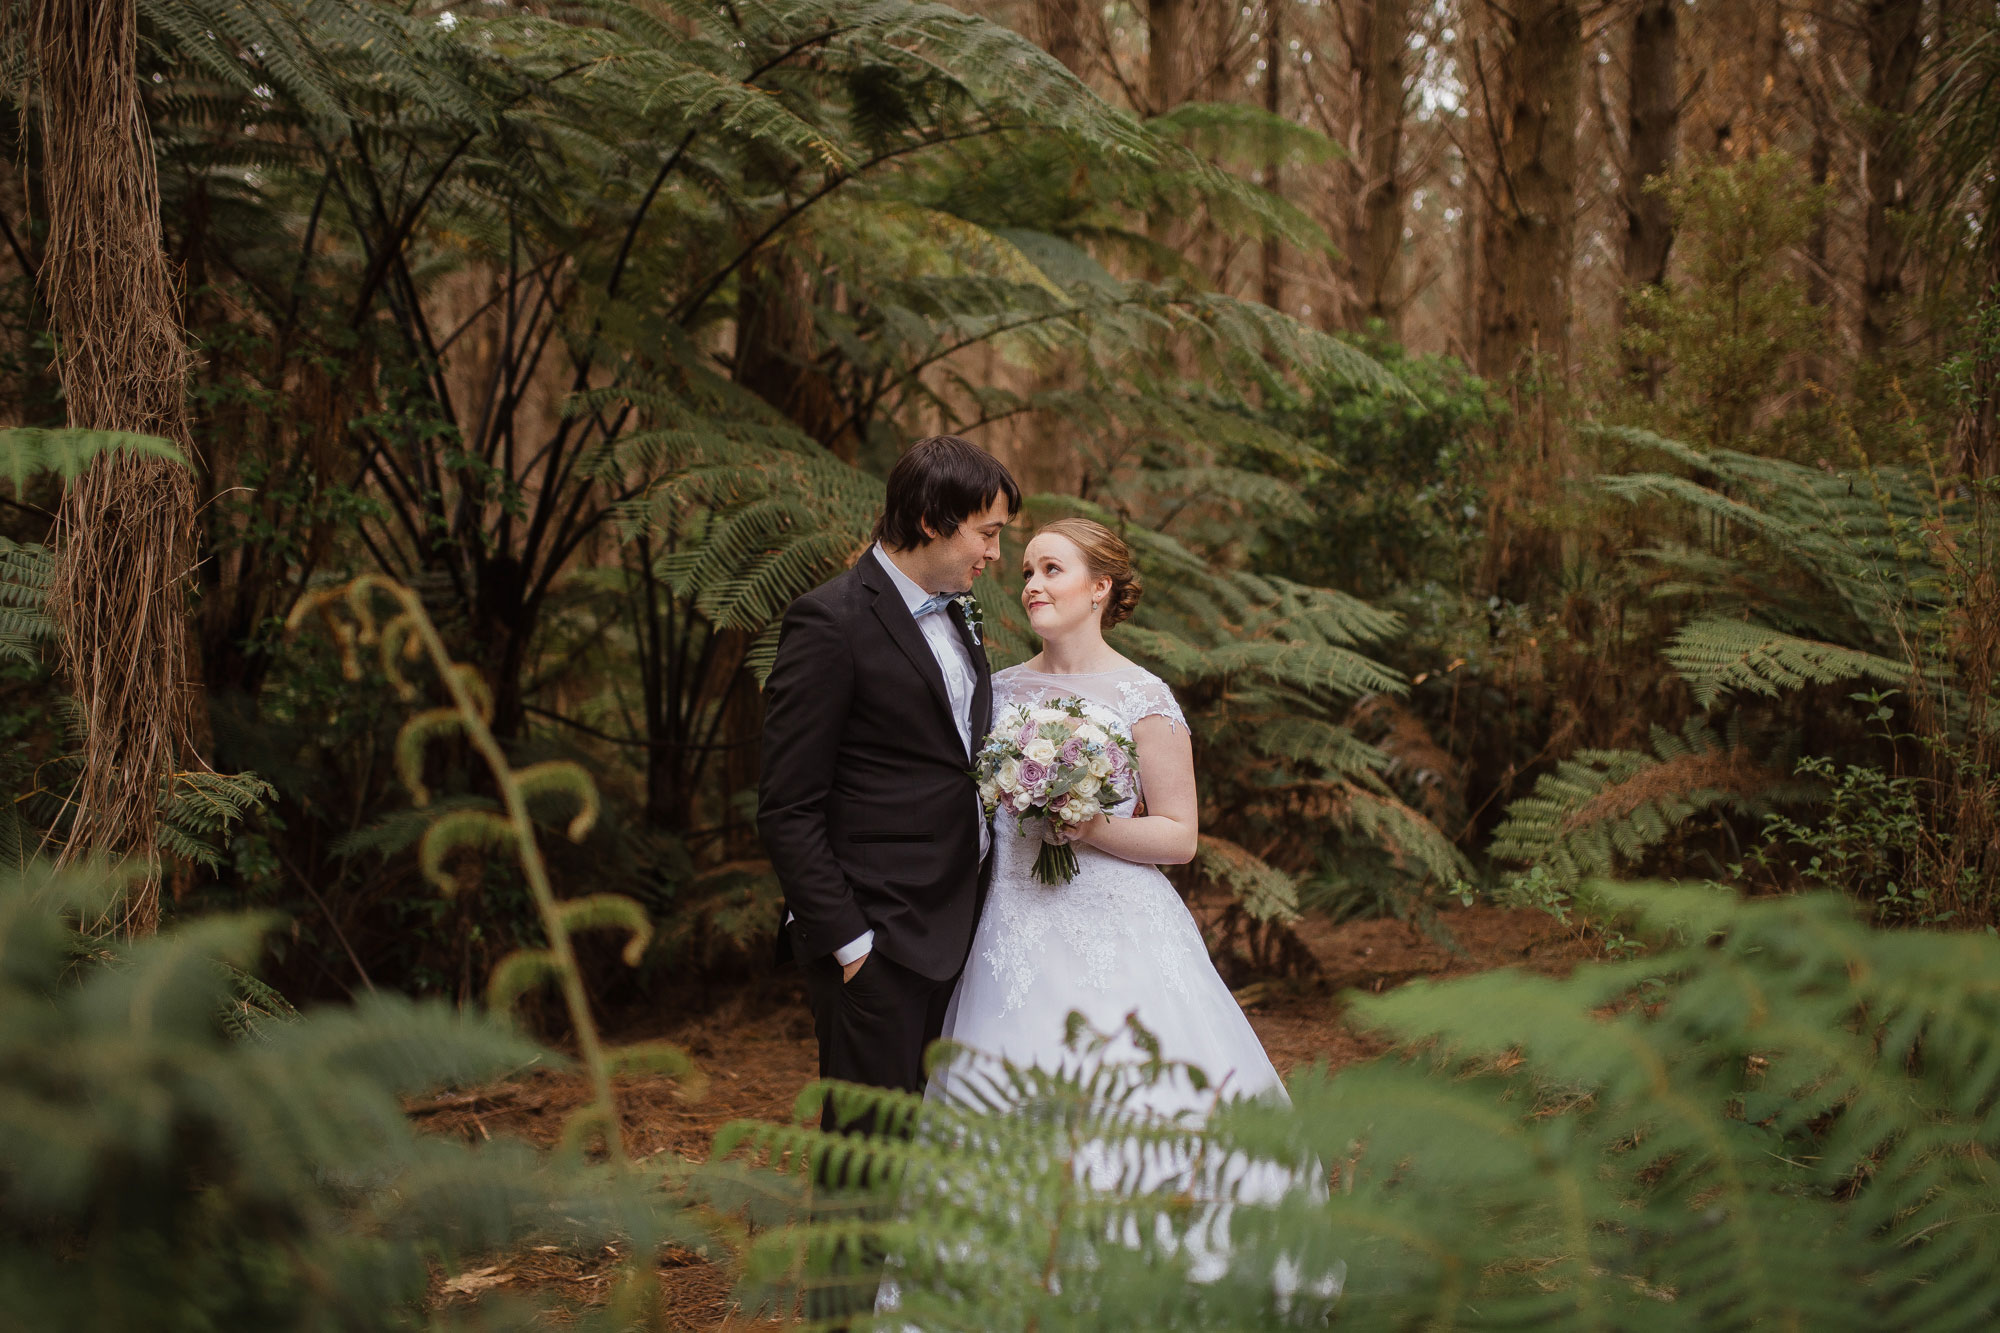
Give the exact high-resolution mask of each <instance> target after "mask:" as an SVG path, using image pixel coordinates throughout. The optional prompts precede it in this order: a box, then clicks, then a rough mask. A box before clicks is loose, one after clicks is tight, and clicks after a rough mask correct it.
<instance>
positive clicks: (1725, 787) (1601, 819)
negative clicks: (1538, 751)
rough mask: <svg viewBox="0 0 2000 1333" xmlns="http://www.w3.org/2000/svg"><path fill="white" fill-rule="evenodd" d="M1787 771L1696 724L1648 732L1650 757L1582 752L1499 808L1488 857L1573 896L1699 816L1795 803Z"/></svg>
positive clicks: (1738, 741)
mask: <svg viewBox="0 0 2000 1333" xmlns="http://www.w3.org/2000/svg"><path fill="white" fill-rule="evenodd" d="M1786 769H1787V766H1786V765H1783V764H1775V763H1772V762H1769V761H1767V760H1764V759H1760V758H1759V757H1758V756H1757V755H1755V754H1754V753H1753V752H1752V751H1751V750H1750V749H1749V748H1748V747H1747V746H1746V745H1745V744H1744V743H1743V742H1742V740H1741V739H1740V738H1739V737H1736V736H1733V735H1732V736H1730V737H1728V738H1725V737H1723V736H1720V735H1718V734H1717V733H1716V732H1714V731H1713V730H1711V729H1710V728H1709V727H1708V726H1707V725H1706V724H1705V723H1703V722H1702V721H1701V720H1700V719H1698V718H1691V719H1689V720H1688V722H1687V723H1686V725H1685V726H1684V727H1683V729H1682V731H1681V734H1680V735H1678V736H1676V735H1675V734H1673V733H1672V732H1668V731H1663V730H1661V729H1660V728H1657V727H1656V728H1654V731H1653V749H1652V752H1651V753H1647V752H1645V751H1639V750H1585V751H1581V752H1579V753H1578V754H1577V755H1576V756H1574V757H1572V758H1570V759H1566V760H1563V761H1562V762H1561V763H1559V764H1557V765H1556V768H1555V771H1554V772H1552V773H1546V774H1544V775H1543V776H1542V777H1540V778H1538V779H1537V780H1536V782H1535V789H1534V791H1533V792H1532V793H1531V794H1529V795H1527V796H1524V797H1522V798H1521V799H1519V800H1517V801H1515V802H1513V803H1512V804H1510V805H1509V806H1508V807H1507V818H1506V819H1505V820H1504V821H1503V822H1502V823H1501V825H1500V827H1499V828H1497V829H1495V830H1494V834H1493V844H1492V852H1493V855H1495V856H1496V857H1499V858H1501V859H1503V860H1507V861H1513V862H1516V863H1518V864H1522V865H1532V866H1540V867H1544V868H1546V870H1547V871H1548V873H1549V874H1550V875H1551V876H1552V877H1553V878H1554V880H1555V881H1556V882H1557V883H1558V884H1560V885H1563V886H1575V885H1578V884H1581V883H1582V882H1583V881H1584V880H1586V879H1589V878H1592V877H1596V876H1604V875H1610V874H1612V873H1613V872H1615V871H1616V870H1617V869H1618V867H1619V865H1620V864H1621V862H1622V863H1626V864H1630V863H1632V862H1636V861H1638V860H1639V859H1640V858H1642V857H1643V856H1644V855H1645V853H1646V851H1647V850H1648V849H1649V848H1651V847H1654V846H1657V845H1658V844H1659V843H1661V842H1663V841H1665V840H1666V839H1667V838H1668V837H1669V836H1670V835H1671V834H1672V833H1673V831H1674V830H1675V829H1676V828H1678V827H1679V826H1680V825H1681V824H1682V823H1684V822H1685V821H1686V820H1688V819H1689V818H1690V817H1692V816H1694V815H1695V814H1698V813H1700V812H1701V811H1704V810H1709V809H1713V808H1715V807H1717V806H1724V807H1728V808H1730V809H1734V810H1738V811H1743V812H1748V813H1755V812H1758V811H1761V810H1763V809H1766V808H1769V806H1770V805H1771V804H1772V803H1774V802H1780V801H1784V800H1788V799H1796V798H1797V797H1798V796H1799V795H1800V794H1801V791H1800V789H1798V788H1797V787H1796V786H1794V785H1793V784H1791V783H1790V782H1789V780H1788V779H1787V777H1786Z"/></svg>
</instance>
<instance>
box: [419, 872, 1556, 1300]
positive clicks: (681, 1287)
mask: <svg viewBox="0 0 2000 1333" xmlns="http://www.w3.org/2000/svg"><path fill="white" fill-rule="evenodd" d="M1440 922H1441V924H1442V925H1443V926H1444V927H1445V930H1446V931H1447V932H1448V933H1449V936H1450V938H1451V941H1452V943H1453V945H1454V946H1455V948H1456V951H1454V949H1453V948H1450V947H1447V946H1446V945H1445V944H1444V943H1442V942H1440V940H1438V939H1436V938H1433V937H1432V936H1431V935H1429V934H1427V933H1426V932H1424V931H1421V930H1419V929H1417V928H1415V927H1413V926H1410V925H1406V924H1404V923H1402V922H1398V921H1357V922H1349V923H1347V924H1345V925H1340V926H1332V925H1328V924H1326V923H1324V922H1320V921H1309V922H1306V923H1304V924H1303V925H1302V926H1301V928H1300V929H1299V931H1298V934H1299V937H1300V939H1301V941H1302V942H1303V943H1304V944H1305V945H1306V947H1307V949H1308V950H1309V951H1310V952H1311V954H1312V956H1313V958H1314V960H1315V961H1316V962H1317V963H1318V965H1319V967H1320V970H1321V973H1322V975H1321V976H1319V977H1317V978H1313V979H1311V980H1309V981H1306V982H1278V983H1272V982H1257V983H1253V984H1251V985H1249V986H1245V987H1243V988H1242V989H1241V990H1239V992H1238V998H1239V999H1240V1000H1242V1002H1243V1004H1244V1010H1245V1012H1246V1013H1247V1014H1248V1015H1249V1018H1250V1022H1251V1025H1252V1026H1253V1027H1254V1028H1255V1029H1256V1030H1257V1035H1258V1036H1259V1037H1260V1038H1261V1039H1262V1040H1263V1042H1264V1048H1265V1050H1266V1051H1268V1052H1269V1053H1270V1056H1271V1061H1272V1063H1273V1064H1275V1065H1276V1066H1277V1067H1278V1070H1279V1072H1280V1073H1283V1074H1289V1073H1290V1072H1291V1071H1292V1070H1293V1069H1296V1068H1298V1067H1300V1066H1302V1065H1306V1064H1310V1063H1312V1062H1313V1061H1316V1060H1324V1061H1326V1063H1327V1064H1329V1065H1330V1066H1332V1067H1334V1068H1339V1067H1340V1066H1342V1065H1346V1064H1351V1063H1353V1062H1354V1061H1357V1060H1364V1059H1367V1058H1368V1057H1370V1056H1372V1055H1375V1054H1377V1053H1379V1052H1380V1051H1381V1050H1382V1045H1381V1043H1380V1042H1378V1041H1375V1040H1374V1039H1372V1038H1370V1037H1369V1036H1367V1035H1366V1034H1364V1033H1361V1032H1357V1031H1355V1030H1354V1029H1353V1028H1351V1027H1349V1026H1348V1025H1347V1023H1346V1022H1345V1021H1344V1018H1343V1011H1344V1009H1345V1004H1344V1002H1343V1001H1342V999H1341V998H1340V997H1341V995H1342V993H1343V992H1346V991H1349V990H1357V989H1358V990H1367V991H1377V992H1379V991H1383V990H1387V989H1390V988H1392V987H1394V986H1398V985H1401V984H1403V983H1404V982H1406V981H1409V980H1411V979H1413V978H1417V977H1443V976H1456V975H1463V974H1465V973H1470V972H1480V971H1487V970H1490V969H1493V968H1499V967H1512V966H1523V967H1529V968H1533V969H1536V970H1543V971H1554V972H1562V971H1567V970H1568V968H1569V967H1571V966H1573V965H1574V963H1575V962H1576V961H1577V960H1578V959H1580V958H1583V957H1586V956H1588V954H1589V949H1588V947H1587V946H1586V945H1585V944H1583V943H1582V942H1580V941H1578V940H1577V939H1575V938H1574V937H1572V936H1571V935H1570V933H1569V932H1568V931H1566V930H1565V929H1564V928H1563V927H1562V926H1560V925H1558V924H1557V923H1556V922H1555V921H1553V920H1551V919H1550V918H1549V917H1547V916H1544V915H1542V914H1540V913H1533V912H1511V911H1506V910H1503V909H1500V908H1495V907H1486V906H1481V907H1473V908H1469V909H1463V910H1454V911H1451V912H1448V913H1446V914H1444V915H1443V916H1442V917H1441V918H1440ZM627 1035H631V1036H648V1037H650V1036H663V1037H666V1038H667V1039H669V1040H672V1041H675V1042H677V1043H679V1044H680V1045H681V1046H682V1047H683V1048H685V1049H686V1050H687V1051H688V1052H689V1053H690V1054H692V1055H693V1056H694V1057H695V1059H696V1060H697V1061H698V1062H699V1063H700V1065H701V1067H702V1070H703V1072H704V1074H705V1075H706V1079H707V1085H706V1087H705V1089H703V1091H702V1093H701V1095H700V1096H699V1097H690V1096H689V1095H688V1094H687V1091H686V1090H685V1089H684V1088H683V1087H682V1086H681V1085H680V1084H678V1083H676V1082H675V1081H673V1080H670V1079H663V1078H635V1079H624V1080H620V1082H619V1084H618V1102H619V1108H620V1112H621V1118H622V1122H623V1126H624V1131H625V1143H626V1147H627V1150H628V1151H629V1152H630V1153H631V1154H632V1156H633V1157H634V1158H635V1159H638V1160H642V1161H643V1160H645V1159H649V1158H654V1157H656V1156H658V1155H659V1154H662V1153H671V1154H673V1156H674V1157H675V1158H678V1159H679V1160H681V1161H684V1162H701V1161H705V1160H706V1159H707V1157H708V1150H709V1145H710V1144H711V1143H712V1142H713V1140H714V1137H715V1132H716V1130H718V1129H719V1128H721V1127H722V1126H723V1125H724V1124H727V1123H728V1122H730V1121H732V1120H740V1119H758V1120H774V1121H789V1120H791V1119H792V1118H793V1117H792V1110H793V1104H794V1102H795V1101H796V1099H797V1097H798V1095H799V1093H800V1091H801V1090H802V1089H803V1088H804V1087H805V1085H806V1084H807V1083H808V1082H810V1081H811V1080H812V1078H813V1075H814V1073H815V1063H816V1060H815V1053H814V1048H813V1040H812V1026H811V1022H810V1020H809V1018H808V1017H807V1014H806V1007H805V996H804V992H803V989H802V988H801V987H800V986H798V984H797V983H796V981H795V980H794V979H793V978H792V977H791V976H789V975H781V976H775V977H773V978H771V979H770V981H769V982H768V983H765V984H760V985H756V986H749V987H744V988H742V989H741V990H738V991H736V992H734V993H732V994H731V995H729V996H728V997H726V998H725V999H724V1000H723V1001H722V1002H721V1003H720V1004H719V1005H718V1006H716V1007H715V1008H714V1009H713V1010H712V1011H711V1012H709V1013H708V1014H706V1015H704V1016H703V1017H702V1018H700V1019H699V1020H695V1021H691V1022H687V1023H682V1024H679V1025H676V1026H672V1027H668V1028H666V1029H664V1030H663V1031H660V1032H657V1033H656V1032H639V1033H632V1034H627ZM584 1100H586V1093H585V1089H584V1086H583V1083H582V1080H581V1079H580V1078H579V1077H577V1076H576V1075H574V1074H568V1073H552V1072H549V1071H535V1072H531V1073H529V1074H526V1075H523V1076H521V1077H518V1078H514V1079H511V1080H508V1081H506V1082H504V1083H498V1084H494V1085H491V1086H488V1087H484V1088H479V1089H474V1090H470V1091H466V1092H459V1093H453V1094H451V1095H448V1096H444V1097H439V1098H436V1099H434V1100H432V1101H429V1102H425V1103H422V1104H420V1105H416V1106H413V1107H412V1108H411V1114H412V1115H413V1116H414V1117H415V1118H416V1119H417V1120H418V1122H419V1123H420V1124H422V1125H423V1126H424V1127H426V1128H428V1129H431V1130H433V1131H435V1132H439V1133H455V1134H462V1135H465V1136H466V1137H468V1138H471V1139H480V1138H493V1137H497V1136H500V1135H513V1136H516V1137H519V1138H523V1139H526V1140H528V1141H529V1142H532V1143H535V1144H537V1145H539V1146H544V1147H546V1146H549V1145H551V1144H553V1143H554V1142H555V1140H556V1137H557V1135H558V1134H559V1133H560V1131H561V1125H562V1120H563V1116H564V1113H565V1112H567V1111H569V1110H571V1109H572V1108H574V1107H576V1106H578V1105H580V1104H581V1103H582V1102H583V1101H584ZM612 1258H613V1256H608V1255H607V1256H580V1255H574V1254H566V1253H562V1252H559V1251H556V1250H555V1249H553V1247H551V1248H549V1249H546V1250H540V1251H535V1252H530V1253H523V1254H519V1255H512V1256H507V1257H505V1258H503V1259H501V1260H499V1261H497V1262H495V1263H493V1264H491V1265H488V1266H486V1267H483V1268H481V1269H477V1270H473V1271H472V1272H469V1273H466V1274H462V1275H460V1276H459V1278H458V1279H457V1280H456V1281H454V1282H451V1283H449V1284H446V1285H443V1286H441V1288H440V1292H439V1297H440V1300H441V1301H443V1302H445V1303H450V1302H453V1301H457V1300H465V1299H470V1297H471V1296H472V1295H473V1294H474V1293H476V1292H478V1291H481V1290H484V1289H487V1288H492V1287H499V1288H503V1289H505V1290H508V1291H512V1292H521V1293H525V1292H529V1291H540V1292H543V1293H545V1294H553V1295H555V1296H556V1297H557V1298H558V1299H559V1300H560V1301H561V1302H562V1303H563V1304H564V1305H568V1306H571V1307H576V1306H584V1305H590V1304H594V1303H595V1302H596V1301H598V1300H601V1299H602V1297H603V1293H604V1290H605V1286H606V1284H607V1283H608V1282H609V1280H610V1273H611V1268H612V1264H611V1259H612ZM732 1280H733V1279H732V1275H731V1274H730V1273H729V1272H728V1270H727V1268H726V1267H725V1266H723V1265H719V1264H716V1263H711V1262H708V1261H707V1260H705V1259H703V1258H701V1257H699V1256H696V1255H693V1254H689V1253H685V1252H674V1253H670V1254H669V1255H668V1256H667V1257H666V1260H665V1262H664V1263H663V1264H662V1268H661V1281H662V1283H663V1286H664V1291H665V1295H666V1297H667V1307H668V1311H669V1316H670V1319H671V1321H672V1324H671V1326H672V1327H675V1328H684V1329H690V1330H694V1329H699V1330H719V1329H731V1330H734V1329H747V1328H754V1327H777V1325H772V1324H760V1323H754V1322H750V1321H747V1320H745V1318H744V1316H743V1314H742V1313H741V1312H740V1311H739V1310H738V1309H737V1308H736V1306H735V1303H734V1302H733V1301H732V1299H731V1294H730V1291H731V1285H732Z"/></svg>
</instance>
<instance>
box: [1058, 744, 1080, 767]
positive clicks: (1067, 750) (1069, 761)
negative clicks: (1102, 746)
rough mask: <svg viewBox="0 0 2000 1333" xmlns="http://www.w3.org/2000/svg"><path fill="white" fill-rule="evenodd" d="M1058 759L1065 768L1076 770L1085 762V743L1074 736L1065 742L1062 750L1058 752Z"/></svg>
mask: <svg viewBox="0 0 2000 1333" xmlns="http://www.w3.org/2000/svg"><path fill="white" fill-rule="evenodd" d="M1056 758H1057V759H1059V760H1061V761H1062V764H1063V766H1064V767H1065V768H1074V767H1075V766H1076V765H1078V764H1080V763H1082V762H1083V742H1082V741H1080V740H1078V739H1077V738H1076V737H1074V736H1072V737H1070V738H1069V739H1068V740H1066V741H1064V742H1063V747H1062V749H1060V750H1058V751H1057V752H1056Z"/></svg>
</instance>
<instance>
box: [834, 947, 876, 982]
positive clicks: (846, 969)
mask: <svg viewBox="0 0 2000 1333" xmlns="http://www.w3.org/2000/svg"><path fill="white" fill-rule="evenodd" d="M870 956H871V955H869V954H865V953H864V954H862V955H861V956H860V957H859V958H857V959H855V960H854V961H853V962H851V963H842V964H841V965H840V984H841V985H843V986H845V985H846V984H847V983H848V982H850V981H852V980H854V974H855V973H856V972H859V971H860V970H861V965H862V964H863V963H865V962H867V961H868V959H869V958H870Z"/></svg>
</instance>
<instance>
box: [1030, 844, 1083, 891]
mask: <svg viewBox="0 0 2000 1333" xmlns="http://www.w3.org/2000/svg"><path fill="white" fill-rule="evenodd" d="M1035 878H1036V879H1038V880H1040V881H1041V882H1042V883H1044V884H1067V883H1069V882H1070V881H1071V880H1073V879H1075V878H1076V848H1074V847H1072V846H1070V845H1069V844H1068V843H1066V842H1063V843H1056V842H1045V843H1043V844H1042V850H1040V851H1039V852H1036V853H1035Z"/></svg>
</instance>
